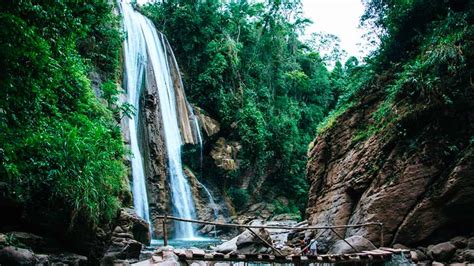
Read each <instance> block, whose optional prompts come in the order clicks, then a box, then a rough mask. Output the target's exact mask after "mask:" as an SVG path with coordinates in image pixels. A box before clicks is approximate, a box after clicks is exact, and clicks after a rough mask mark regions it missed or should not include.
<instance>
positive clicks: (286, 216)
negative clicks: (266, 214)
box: [270, 213, 300, 221]
mask: <svg viewBox="0 0 474 266" xmlns="http://www.w3.org/2000/svg"><path fill="white" fill-rule="evenodd" d="M299 218H300V216H299V215H298V214H295V213H282V214H278V215H275V216H273V217H272V218H271V219H270V220H271V221H297V220H298V219H299Z"/></svg>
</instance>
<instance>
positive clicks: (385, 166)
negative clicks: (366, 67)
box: [307, 88, 474, 246]
mask: <svg viewBox="0 0 474 266" xmlns="http://www.w3.org/2000/svg"><path fill="white" fill-rule="evenodd" d="M380 91H383V90H382V89H380V88H372V90H371V91H369V92H368V93H365V96H361V97H360V98H361V99H360V100H359V101H358V103H357V104H356V105H354V106H353V107H352V108H349V109H348V110H347V111H346V112H344V113H343V114H342V115H341V116H339V117H338V118H337V120H336V122H335V124H334V126H333V127H332V128H330V129H328V130H327V131H325V132H324V133H322V134H320V135H319V136H318V137H317V138H316V139H315V140H314V141H313V143H312V144H311V145H310V149H309V151H308V157H309V161H308V163H307V177H308V179H309V182H310V191H309V200H308V208H307V214H308V216H309V219H308V221H309V223H310V224H311V225H344V224H359V223H367V222H382V223H383V225H384V233H385V240H384V243H383V244H384V245H385V246H388V245H391V244H392V245H393V244H395V243H401V244H404V245H408V246H416V245H419V244H426V243H432V242H434V241H444V240H446V239H449V238H450V237H453V236H456V235H462V234H464V235H468V234H471V233H472V232H473V231H474V213H473V212H472V206H474V148H473V143H472V142H473V141H472V137H471V136H472V135H473V125H474V112H473V108H472V94H471V95H470V96H469V97H470V100H469V99H467V100H466V101H467V102H468V103H464V104H459V105H456V106H457V107H452V108H451V107H446V106H445V105H436V104H435V103H428V104H416V105H409V104H408V103H407V101H406V100H405V99H401V100H400V101H399V102H397V103H396V104H395V105H394V108H393V111H394V112H396V113H397V115H398V117H399V118H398V119H397V121H395V122H392V123H390V124H388V125H387V126H385V127H384V128H383V129H382V130H380V131H378V132H377V133H375V134H373V135H371V136H369V137H367V138H366V139H362V140H360V139H359V140H358V139H357V137H356V136H357V135H360V132H361V127H363V126H362V125H367V124H369V123H371V122H372V121H371V119H372V118H371V117H372V114H373V112H374V111H376V110H377V109H378V107H379V105H380V104H381V103H382V101H383V99H384V95H383V93H381V92H380ZM469 97H468V98H469ZM469 102H470V103H469ZM339 233H340V234H342V235H344V236H345V237H350V236H353V235H362V236H364V237H366V238H368V239H369V240H371V241H373V242H374V243H375V244H376V245H378V244H380V234H379V231H378V229H377V227H365V228H357V229H348V230H343V229H341V230H340V231H339ZM324 237H326V238H327V239H326V240H328V241H329V242H334V241H335V240H337V237H335V235H333V234H330V233H326V234H325V235H324Z"/></svg>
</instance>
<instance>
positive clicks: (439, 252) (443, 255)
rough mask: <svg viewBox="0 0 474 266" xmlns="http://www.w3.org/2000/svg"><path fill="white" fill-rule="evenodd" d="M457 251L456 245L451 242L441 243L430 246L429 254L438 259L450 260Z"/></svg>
mask: <svg viewBox="0 0 474 266" xmlns="http://www.w3.org/2000/svg"><path fill="white" fill-rule="evenodd" d="M455 252H456V246H455V245H453V244H451V243H450V242H443V243H439V244H437V245H434V246H430V247H429V248H428V255H429V256H430V257H431V258H432V259H434V260H437V261H446V262H447V261H450V260H451V258H452V257H453V255H454V253H455Z"/></svg>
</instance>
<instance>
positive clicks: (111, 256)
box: [103, 239, 142, 264]
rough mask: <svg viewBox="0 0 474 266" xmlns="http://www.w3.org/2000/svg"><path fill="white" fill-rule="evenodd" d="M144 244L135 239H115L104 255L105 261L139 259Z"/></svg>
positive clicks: (107, 262)
mask: <svg viewBox="0 0 474 266" xmlns="http://www.w3.org/2000/svg"><path fill="white" fill-rule="evenodd" d="M141 250H142V244H141V243H140V242H138V241H136V240H134V239H114V240H113V242H112V244H111V245H110V247H109V249H108V250H107V252H106V253H105V255H104V258H103V262H104V263H105V264H111V263H113V262H114V261H115V260H125V259H138V258H139V257H140V252H141Z"/></svg>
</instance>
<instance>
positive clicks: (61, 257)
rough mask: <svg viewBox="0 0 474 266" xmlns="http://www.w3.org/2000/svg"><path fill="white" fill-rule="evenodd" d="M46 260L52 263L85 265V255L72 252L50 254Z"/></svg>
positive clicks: (75, 265) (72, 265)
mask: <svg viewBox="0 0 474 266" xmlns="http://www.w3.org/2000/svg"><path fill="white" fill-rule="evenodd" d="M48 261H49V263H50V264H52V265H71V266H82V265H87V257H86V256H82V255H78V254H74V253H60V254H54V255H50V256H49V257H48Z"/></svg>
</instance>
